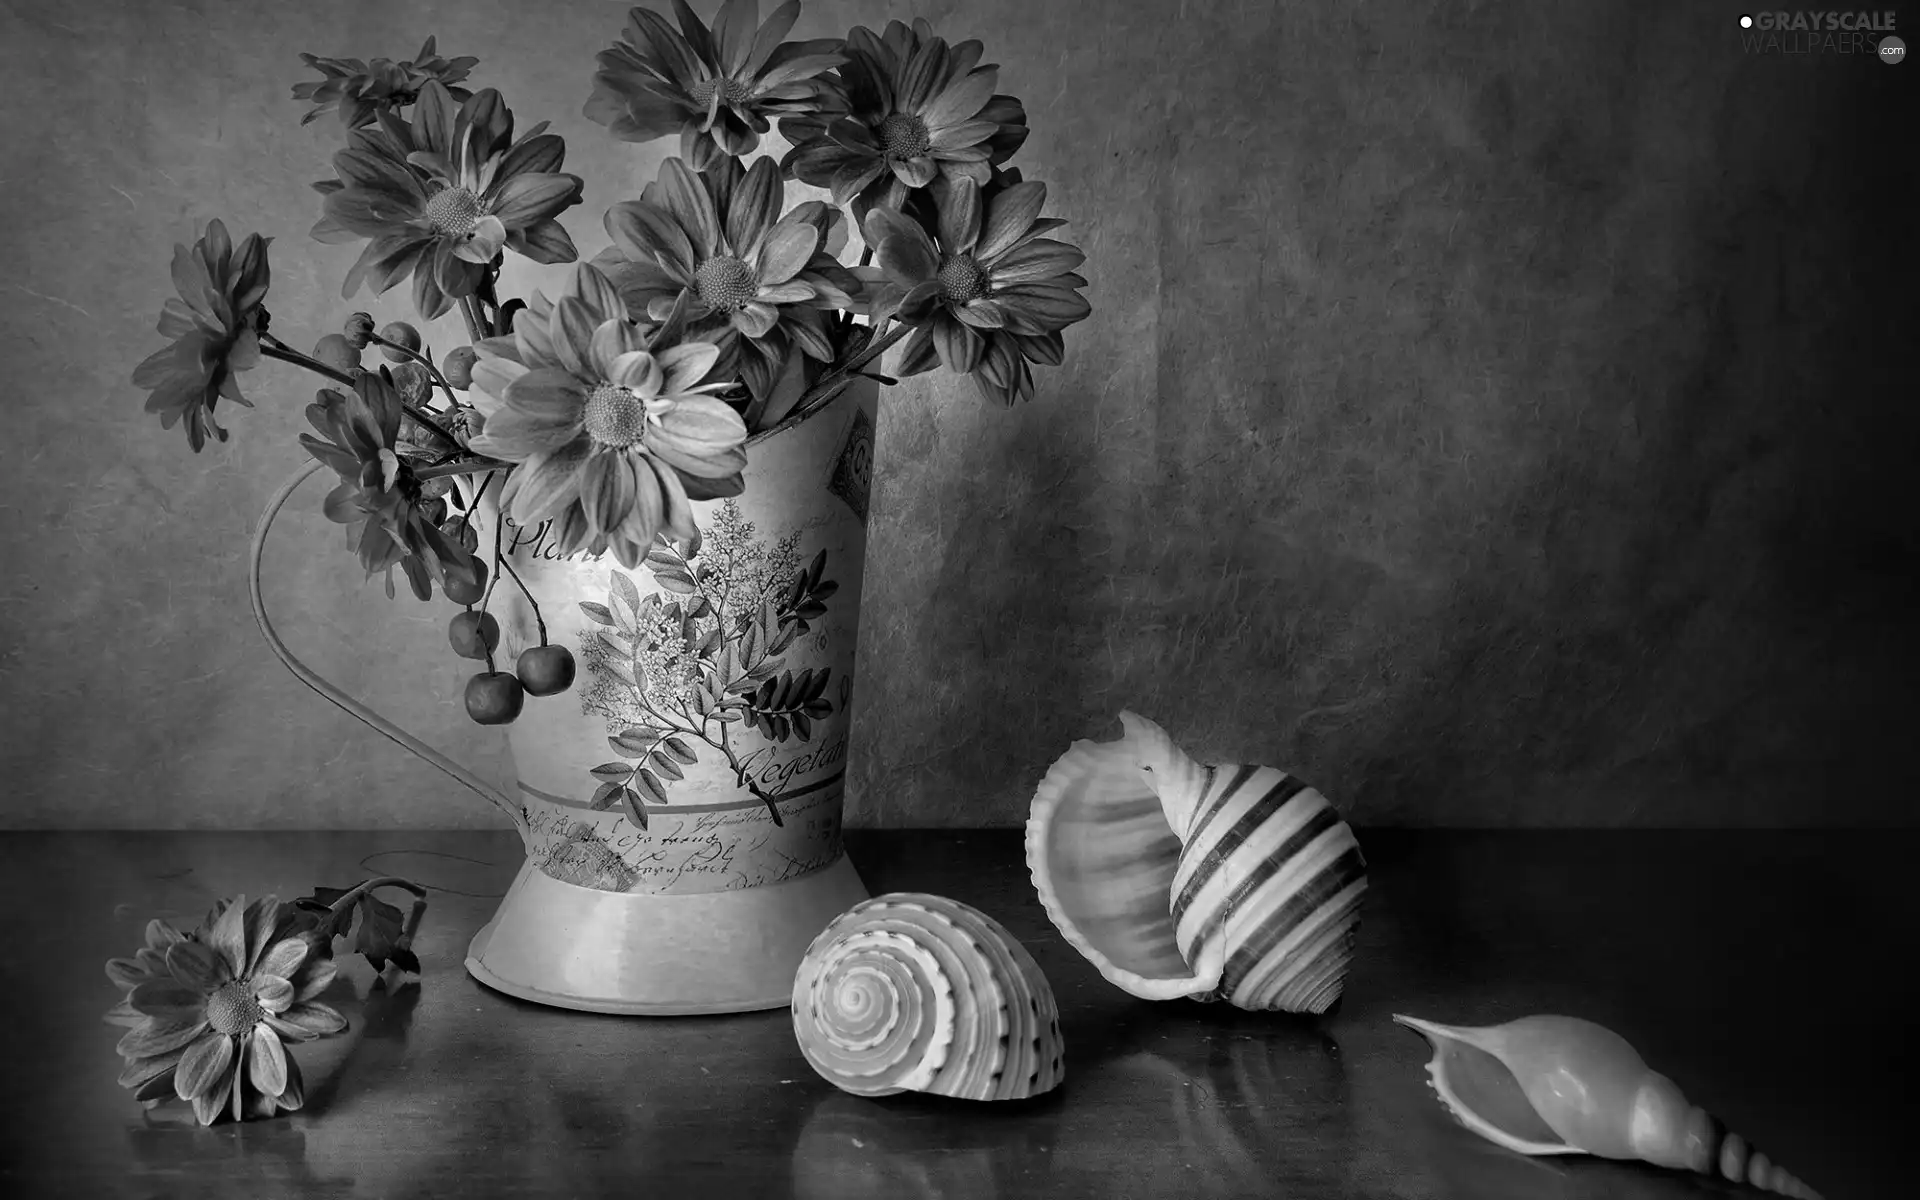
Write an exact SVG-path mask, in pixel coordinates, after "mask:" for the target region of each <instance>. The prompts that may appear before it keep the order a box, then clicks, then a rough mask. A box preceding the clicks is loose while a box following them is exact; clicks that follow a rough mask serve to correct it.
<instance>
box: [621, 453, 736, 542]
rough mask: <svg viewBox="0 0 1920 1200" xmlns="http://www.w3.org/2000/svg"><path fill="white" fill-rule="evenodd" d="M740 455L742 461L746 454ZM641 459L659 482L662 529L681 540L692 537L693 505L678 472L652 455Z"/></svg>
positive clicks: (696, 531) (695, 531)
mask: <svg viewBox="0 0 1920 1200" xmlns="http://www.w3.org/2000/svg"><path fill="white" fill-rule="evenodd" d="M740 457H741V459H742V460H743V461H744V460H745V458H746V455H745V454H742V455H741V456H740ZM642 461H643V462H644V463H645V464H646V466H647V468H648V469H649V470H651V471H652V472H653V477H654V479H655V480H657V481H658V482H659V484H660V502H661V512H660V525H661V529H662V531H663V532H665V533H667V534H670V535H671V536H673V537H675V538H678V539H680V540H682V541H684V540H686V539H688V538H691V537H693V536H694V535H695V534H696V533H698V532H699V531H698V530H697V529H695V527H694V524H693V505H692V504H690V503H689V502H688V500H687V487H686V484H685V483H683V482H681V479H680V473H679V472H678V471H676V470H674V469H673V468H672V467H670V466H668V465H667V464H666V463H665V462H662V461H661V460H660V459H658V458H655V457H653V456H652V455H648V456H646V457H645V458H644V459H643V460H642ZM639 473H640V472H639V468H638V467H637V466H636V467H635V468H634V474H635V475H638V474H639Z"/></svg>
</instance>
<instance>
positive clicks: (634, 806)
mask: <svg viewBox="0 0 1920 1200" xmlns="http://www.w3.org/2000/svg"><path fill="white" fill-rule="evenodd" d="M620 804H621V806H622V807H623V808H625V809H626V810H627V820H629V821H632V822H633V823H634V824H635V825H638V826H639V827H640V828H642V829H645V828H646V827H647V810H646V809H644V808H641V807H640V794H639V793H638V792H636V791H634V790H633V789H632V788H628V787H623V788H621V789H620Z"/></svg>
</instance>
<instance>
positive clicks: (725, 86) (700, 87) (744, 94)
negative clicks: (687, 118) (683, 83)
mask: <svg viewBox="0 0 1920 1200" xmlns="http://www.w3.org/2000/svg"><path fill="white" fill-rule="evenodd" d="M715 92H719V93H720V102H721V103H723V104H742V103H745V102H746V100H747V99H748V97H749V96H750V95H751V93H750V92H749V91H748V90H747V85H746V84H744V83H741V82H740V81H739V80H738V79H727V78H725V77H724V76H723V77H720V78H716V79H702V80H701V81H700V82H698V83H696V84H694V85H693V86H692V87H690V88H688V89H687V95H689V96H692V97H693V102H694V103H695V104H697V105H699V106H700V107H701V108H707V107H710V106H711V105H712V104H713V94H714V93H715Z"/></svg>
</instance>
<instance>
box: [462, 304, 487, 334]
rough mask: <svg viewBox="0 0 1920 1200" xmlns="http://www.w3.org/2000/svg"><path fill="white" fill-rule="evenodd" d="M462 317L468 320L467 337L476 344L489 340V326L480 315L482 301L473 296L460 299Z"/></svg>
mask: <svg viewBox="0 0 1920 1200" xmlns="http://www.w3.org/2000/svg"><path fill="white" fill-rule="evenodd" d="M460 315H461V316H463V317H465V318H466V319H467V336H468V337H469V338H471V339H473V341H475V342H483V341H485V340H486V339H487V325H486V321H485V319H484V318H482V317H481V315H480V301H478V300H477V299H475V298H474V297H472V296H462V297H460Z"/></svg>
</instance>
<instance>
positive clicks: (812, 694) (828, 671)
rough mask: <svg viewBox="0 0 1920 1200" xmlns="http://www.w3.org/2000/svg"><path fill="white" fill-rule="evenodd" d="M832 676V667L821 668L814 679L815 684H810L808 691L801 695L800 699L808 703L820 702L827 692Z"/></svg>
mask: <svg viewBox="0 0 1920 1200" xmlns="http://www.w3.org/2000/svg"><path fill="white" fill-rule="evenodd" d="M832 674H833V668H832V667H821V668H820V671H819V673H818V674H816V675H815V676H814V677H813V682H812V683H809V684H808V685H807V687H806V690H805V691H803V692H802V693H801V695H800V699H801V700H802V701H806V702H811V701H814V700H818V699H819V698H820V697H821V695H823V694H824V693H825V692H826V690H827V679H828V678H829V677H830V676H832Z"/></svg>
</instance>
